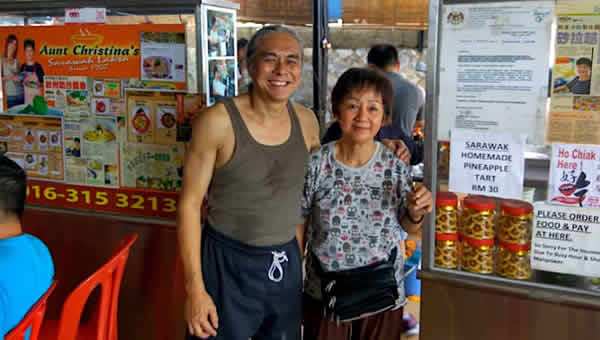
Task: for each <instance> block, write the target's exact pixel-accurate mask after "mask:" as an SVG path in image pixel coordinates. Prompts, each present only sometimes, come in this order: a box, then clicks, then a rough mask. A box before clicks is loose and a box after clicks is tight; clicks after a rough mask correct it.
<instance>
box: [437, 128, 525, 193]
mask: <svg viewBox="0 0 600 340" xmlns="http://www.w3.org/2000/svg"><path fill="white" fill-rule="evenodd" d="M523 144H524V143H523V139H522V138H521V137H519V136H515V135H513V134H510V133H504V132H485V131H482V132H477V131H470V130H461V129H456V130H452V135H451V141H450V146H451V147H450V183H449V184H450V191H452V192H463V193H470V194H481V195H486V196H494V197H501V198H514V199H521V197H522V194H523V173H524V168H525V161H524V158H523Z"/></svg>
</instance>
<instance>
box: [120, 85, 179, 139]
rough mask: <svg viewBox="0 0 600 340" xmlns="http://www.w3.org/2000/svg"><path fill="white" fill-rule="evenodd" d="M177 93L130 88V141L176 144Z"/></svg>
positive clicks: (128, 99) (128, 137) (128, 95)
mask: <svg viewBox="0 0 600 340" xmlns="http://www.w3.org/2000/svg"><path fill="white" fill-rule="evenodd" d="M176 124H177V100H176V98H175V95H174V94H173V93H161V92H142V91H127V142H129V143H142V144H160V145H173V144H175V142H176V141H177V126H176Z"/></svg>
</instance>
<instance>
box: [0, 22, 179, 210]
mask: <svg viewBox="0 0 600 340" xmlns="http://www.w3.org/2000/svg"><path fill="white" fill-rule="evenodd" d="M0 41H2V44H0V55H2V56H5V57H4V58H3V60H2V61H3V65H2V71H3V77H2V84H1V85H2V90H3V94H4V96H3V98H4V102H3V104H4V105H3V108H4V113H3V114H2V115H1V116H0V153H2V154H6V155H8V156H9V157H10V158H12V159H14V160H15V161H17V162H18V163H19V164H20V165H21V166H23V168H25V170H26V171H27V173H28V176H29V178H30V179H41V180H52V181H56V182H63V183H64V185H65V187H64V188H63V189H64V190H63V191H65V193H66V194H67V195H68V194H69V192H73V190H76V191H77V192H81V193H85V194H84V196H85V195H87V193H89V192H91V191H89V190H92V189H91V188H90V189H89V190H88V191H86V190H84V189H81V188H85V187H89V186H93V187H97V189H95V190H99V191H98V192H97V193H98V195H99V196H100V197H101V198H102V197H105V193H110V192H112V191H110V190H108V189H118V188H121V186H122V185H126V186H129V187H132V188H138V189H141V188H144V189H152V190H159V191H165V192H173V193H174V192H176V191H177V190H178V189H179V188H180V187H181V174H182V168H183V153H184V149H185V145H184V143H183V142H177V139H178V128H180V127H183V126H184V125H185V124H187V126H188V127H189V124H190V122H189V121H185V122H180V123H178V119H180V118H181V115H180V113H179V112H183V105H184V101H181V104H178V101H177V99H176V93H175V92H165V93H163V92H160V90H165V89H167V90H177V91H178V92H177V95H179V96H180V97H182V98H183V93H184V91H185V89H186V87H187V84H186V81H187V66H186V61H187V59H186V44H185V26H184V25H154V24H142V25H85V24H83V25H80V24H70V25H68V26H39V27H29V26H28V27H14V26H12V27H1V28H0ZM126 89H139V90H141V91H139V93H137V92H133V93H132V94H131V96H128V92H129V91H126ZM129 97H131V98H130V100H129V101H128V98H129ZM133 106H135V107H133ZM130 107H131V110H135V111H134V112H129V108H130ZM140 155H141V158H140V157H139V156H140ZM123 164H127V168H126V169H123ZM121 175H124V176H127V177H126V178H121ZM37 185H38V186H39V185H40V184H37ZM35 188H38V187H35ZM35 188H34V189H35ZM49 188H50V187H49ZM52 188H54V189H52ZM57 188H59V187H58V186H54V187H51V189H52V190H58V189H57ZM61 188H62V187H61ZM74 188H78V189H74ZM46 189H48V188H46ZM40 190H41V189H40ZM48 190H50V189H48ZM103 190H104V191H103ZM107 190H108V191H107ZM45 192H46V191H45V189H44V190H41V191H40V194H39V195H34V196H35V202H36V203H40V201H44V200H45V201H48V202H49V201H50V200H52V201H53V202H56V201H57V200H58V198H56V197H59V196H60V195H58V194H57V196H56V197H55V196H54V195H45V194H43V195H42V193H45ZM116 195H117V196H118V193H117V194H116ZM117 196H115V198H116V202H117V203H118V202H119V199H120V197H117ZM60 197H63V196H60ZM64 197H67V196H64ZM107 197H109V198H110V194H108V196H107ZM132 197H137V196H135V195H133V196H132ZM148 197H149V199H150V202H154V201H156V202H158V203H160V200H157V199H155V198H154V197H158V196H152V195H150V196H148ZM169 197H171V196H169ZM85 198H86V200H85V201H86V202H87V196H85ZM175 198H176V197H174V198H168V199H167V202H168V204H169V206H171V205H172V204H174V202H175V201H174V200H173V199H175ZM172 200H173V201H172ZM67 201H68V202H72V201H71V200H67ZM103 201H104V200H103V199H101V200H99V201H98V202H100V203H102V202H103ZM117 203H115V204H117ZM134 203H135V200H134ZM158 203H157V204H158ZM119 204H121V203H118V204H117V206H119ZM158 205H160V204H158ZM132 206H137V205H136V204H132ZM149 207H150V208H149V212H148V213H150V211H154V210H156V209H154V208H156V207H155V204H150V206H149ZM134 209H137V208H135V207H134ZM169 209H170V208H169ZM159 210H160V209H159ZM167 213H168V214H172V212H171V211H168V212H167Z"/></svg>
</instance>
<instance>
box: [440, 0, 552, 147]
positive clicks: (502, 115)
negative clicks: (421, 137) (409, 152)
mask: <svg viewBox="0 0 600 340" xmlns="http://www.w3.org/2000/svg"><path fill="white" fill-rule="evenodd" d="M442 12H443V13H442V19H443V20H442V23H441V25H442V30H443V31H442V41H441V48H440V51H442V53H441V56H440V84H442V88H441V91H440V97H439V100H440V109H441V110H443V112H441V113H440V115H439V122H438V124H439V125H438V131H439V132H438V133H439V139H440V140H448V137H449V132H450V130H451V129H454V128H461V129H473V130H491V131H511V132H513V133H516V134H526V135H528V137H529V139H530V140H531V141H532V142H533V141H535V140H536V138H537V135H536V134H535V133H536V131H537V130H536V128H535V127H536V119H537V117H543V116H544V114H545V110H546V101H547V95H548V86H547V84H548V59H549V49H550V46H549V45H550V28H551V23H552V2H550V1H526V2H501V3H469V4H466V5H447V6H444V8H443V10H442Z"/></svg>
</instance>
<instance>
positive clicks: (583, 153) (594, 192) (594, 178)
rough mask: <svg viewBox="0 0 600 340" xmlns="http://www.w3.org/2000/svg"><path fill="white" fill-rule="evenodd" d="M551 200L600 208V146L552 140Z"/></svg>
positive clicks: (558, 202) (549, 199)
mask: <svg viewBox="0 0 600 340" xmlns="http://www.w3.org/2000/svg"><path fill="white" fill-rule="evenodd" d="M549 184H550V185H549V187H548V203H550V204H558V205H566V206H573V207H589V208H600V146H594V145H583V144H561V143H554V144H552V164H551V167H550V183H549Z"/></svg>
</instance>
